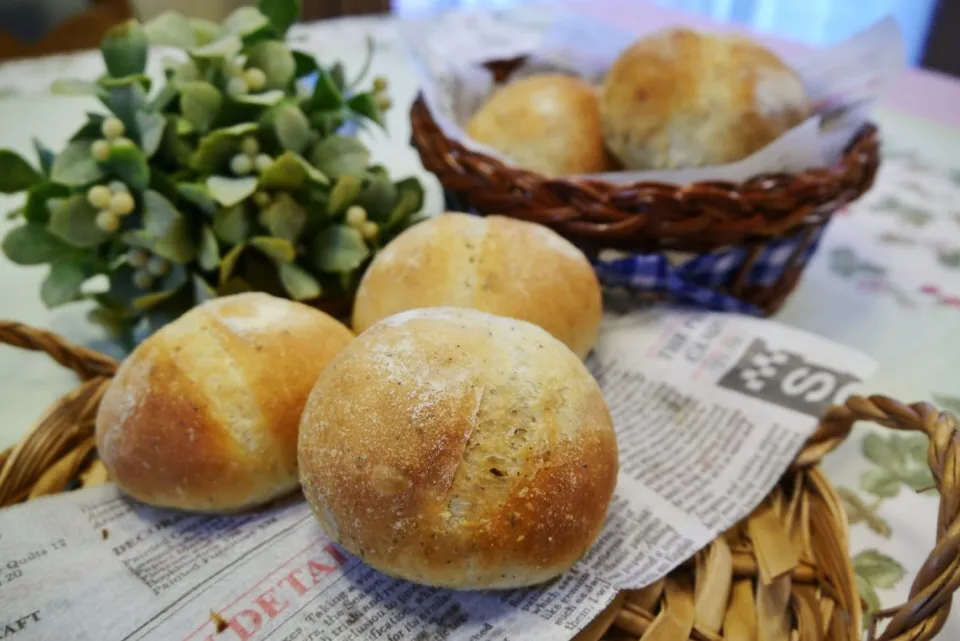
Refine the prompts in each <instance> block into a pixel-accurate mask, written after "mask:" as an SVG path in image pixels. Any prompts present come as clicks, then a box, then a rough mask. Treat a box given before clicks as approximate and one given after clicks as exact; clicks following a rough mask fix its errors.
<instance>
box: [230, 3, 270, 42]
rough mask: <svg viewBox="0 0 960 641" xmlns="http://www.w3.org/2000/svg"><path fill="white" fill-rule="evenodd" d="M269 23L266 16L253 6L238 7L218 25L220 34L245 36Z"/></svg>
mask: <svg viewBox="0 0 960 641" xmlns="http://www.w3.org/2000/svg"><path fill="white" fill-rule="evenodd" d="M268 24H270V23H269V22H268V21H267V17H266V16H265V15H263V14H262V13H260V10H259V9H257V8H255V7H240V8H239V9H237V10H235V11H234V12H233V13H231V14H230V15H229V16H227V18H226V20H224V21H223V25H222V26H221V27H220V33H221V34H228V35H233V36H246V35H249V34H251V33H254V32H255V31H259V30H260V29H262V28H264V27H266V26H267V25H268Z"/></svg>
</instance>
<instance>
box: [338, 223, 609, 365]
mask: <svg viewBox="0 0 960 641" xmlns="http://www.w3.org/2000/svg"><path fill="white" fill-rule="evenodd" d="M443 306H453V307H471V308H474V309H479V310H481V311H485V312H490V313H492V314H498V315H500V316H508V317H510V318H518V319H520V320H525V321H528V322H531V323H533V324H535V325H539V326H540V327H542V328H544V329H545V330H547V331H548V332H550V333H551V334H553V335H554V336H555V337H556V338H558V339H560V340H561V341H563V342H564V343H565V344H566V345H567V347H569V348H570V349H572V350H573V351H574V353H576V354H577V355H578V356H580V357H581V358H583V357H585V356H586V355H587V353H589V351H590V349H591V348H592V347H593V344H594V343H595V341H596V339H597V333H598V332H599V330H600V320H601V317H602V315H603V300H602V292H601V288H600V283H599V281H598V280H597V276H596V273H595V272H594V271H593V268H592V267H591V265H590V262H589V261H588V260H587V258H586V256H584V255H583V253H582V252H581V251H580V250H579V249H577V248H576V247H575V246H574V245H573V244H571V243H570V242H569V241H567V240H566V239H564V238H563V237H562V236H560V235H559V234H557V233H556V232H554V231H552V230H551V229H548V228H547V227H544V226H542V225H537V224H535V223H528V222H524V221H519V220H515V219H512V218H507V217H503V216H487V217H480V216H473V215H470V214H462V213H456V212H452V213H446V214H443V215H441V216H437V217H434V218H432V219H429V220H426V221H424V222H422V223H419V224H417V225H414V226H413V227H410V228H408V229H407V230H405V231H404V232H403V233H402V234H400V235H399V236H397V237H396V238H395V239H393V241H391V242H390V244H388V245H387V246H386V247H384V248H383V250H381V251H380V252H379V253H378V254H377V255H376V256H375V257H374V259H373V261H372V262H371V264H370V266H369V267H368V268H367V271H366V273H365V274H364V276H363V278H362V280H361V281H360V286H359V288H358V290H357V297H356V302H355V304H354V308H353V329H354V331H355V332H356V333H358V334H359V333H361V332H363V331H364V330H366V329H367V328H368V327H370V326H371V325H373V324H374V323H376V322H377V321H379V320H381V319H383V318H386V317H388V316H392V315H393V314H396V313H397V312H402V311H405V310H408V309H416V308H418V307H443Z"/></svg>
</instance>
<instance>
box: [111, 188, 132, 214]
mask: <svg viewBox="0 0 960 641" xmlns="http://www.w3.org/2000/svg"><path fill="white" fill-rule="evenodd" d="M134 207H136V203H135V202H134V201H133V196H131V195H130V194H129V192H126V191H119V192H117V193H115V194H114V195H113V196H111V197H110V211H112V212H113V213H115V214H116V215H117V216H126V215H127V214H129V213H131V212H132V211H133V209H134Z"/></svg>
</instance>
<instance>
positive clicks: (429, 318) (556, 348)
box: [299, 308, 618, 589]
mask: <svg viewBox="0 0 960 641" xmlns="http://www.w3.org/2000/svg"><path fill="white" fill-rule="evenodd" d="M617 457H618V455H617V445H616V437H615V435H614V430H613V425H612V422H611V418H610V414H609V411H608V409H607V406H606V404H605V402H604V399H603V396H602V395H601V393H600V389H599V387H598V385H597V383H596V381H595V380H594V379H593V377H592V376H591V375H590V372H589V371H588V370H587V369H586V367H585V366H584V364H583V363H582V362H581V361H580V360H579V359H578V358H577V357H576V355H574V354H573V353H572V352H571V351H570V350H569V349H567V348H566V347H565V346H564V345H563V344H562V343H560V342H559V341H557V340H556V339H554V338H553V337H552V336H550V335H549V334H548V333H546V332H545V331H543V330H542V329H540V328H539V327H536V326H535V325H531V324H530V323H526V322H523V321H517V320H514V319H509V318H504V317H500V316H494V315H491V314H486V313H484V312H479V311H476V310H472V309H464V308H432V309H419V310H412V311H409V312H404V313H401V314H398V315H396V316H392V317H390V318H387V319H384V320H383V321H381V322H380V323H377V324H376V325H375V326H373V327H372V328H370V329H369V330H368V331H367V332H365V333H364V334H361V335H360V336H358V337H357V339H356V340H354V341H353V342H352V343H351V344H350V345H348V346H347V348H346V349H344V350H343V351H342V352H341V353H340V354H338V355H337V356H336V357H335V358H334V359H333V360H332V361H331V362H330V365H329V366H328V367H327V369H326V370H324V372H323V373H322V374H321V375H320V378H319V379H318V380H317V384H316V387H315V388H314V390H313V393H312V394H311V395H310V398H309V400H308V401H307V405H306V408H305V409H304V412H303V419H302V422H301V425H300V444H299V460H300V475H301V481H302V486H303V492H304V496H306V498H307V500H308V501H309V502H310V505H311V507H312V508H313V511H314V514H315V515H316V517H317V519H318V520H319V521H320V524H321V526H322V527H323V529H324V530H325V531H326V532H327V534H329V535H330V536H331V537H332V538H333V539H334V540H335V541H337V542H338V543H339V544H340V545H342V546H343V547H345V548H346V549H347V550H349V551H350V552H352V553H354V554H356V555H357V556H359V557H360V558H361V559H363V560H364V561H365V562H366V563H368V564H369V565H370V566H372V567H374V568H375V569H377V570H379V571H381V572H384V573H386V574H389V575H391V576H395V577H400V578H403V579H407V580H410V581H415V582H418V583H423V584H427V585H433V586H441V587H448V588H457V589H491V588H512V587H520V586H525V585H533V584H536V583H541V582H543V581H547V580H549V579H550V578H552V577H554V576H556V575H558V574H560V573H562V572H563V571H564V570H566V569H567V568H569V567H570V566H571V565H573V564H574V563H575V562H576V561H577V560H578V559H579V558H581V557H582V556H583V555H584V554H585V553H586V552H587V550H588V549H589V548H590V546H591V545H592V543H593V542H594V541H595V539H596V537H597V535H598V534H599V532H600V528H601V526H602V525H603V522H604V517H605V515H606V512H607V509H608V506H609V502H610V499H611V496H612V494H613V490H614V486H615V484H616V478H617V471H618V458H617Z"/></svg>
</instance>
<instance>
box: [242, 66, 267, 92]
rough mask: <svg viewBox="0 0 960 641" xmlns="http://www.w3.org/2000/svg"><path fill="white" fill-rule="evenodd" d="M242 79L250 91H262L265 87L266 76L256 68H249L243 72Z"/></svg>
mask: <svg viewBox="0 0 960 641" xmlns="http://www.w3.org/2000/svg"><path fill="white" fill-rule="evenodd" d="M243 79H244V81H246V83H247V88H248V89H250V91H263V89H264V87H266V86H267V74H265V73H263V71H262V70H260V69H257V68H256V67H250V68H249V69H247V70H246V71H244V72H243Z"/></svg>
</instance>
